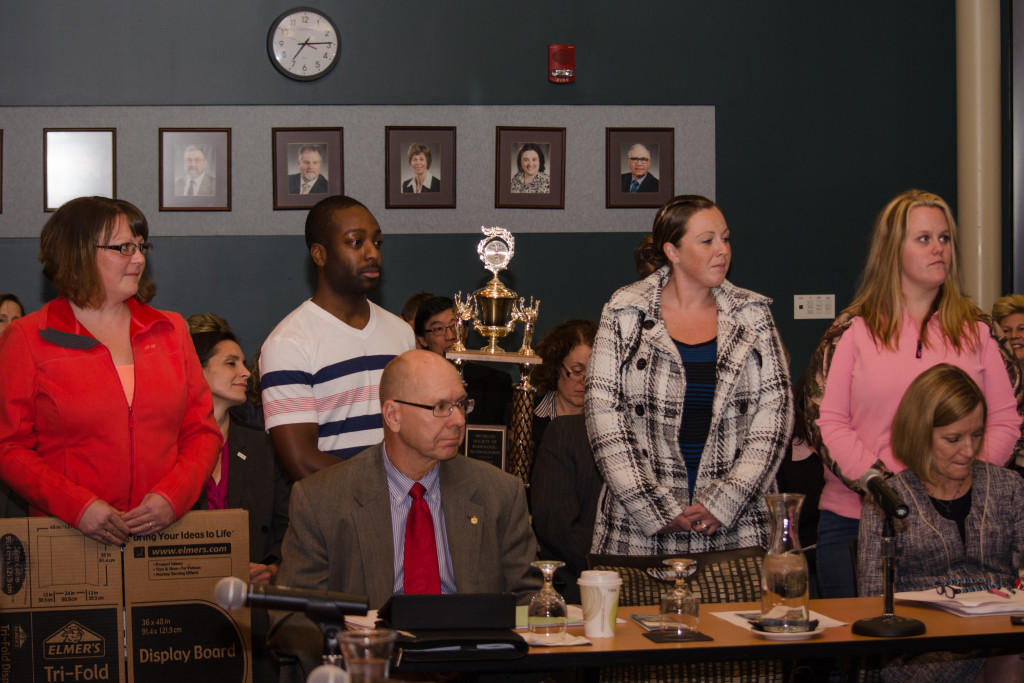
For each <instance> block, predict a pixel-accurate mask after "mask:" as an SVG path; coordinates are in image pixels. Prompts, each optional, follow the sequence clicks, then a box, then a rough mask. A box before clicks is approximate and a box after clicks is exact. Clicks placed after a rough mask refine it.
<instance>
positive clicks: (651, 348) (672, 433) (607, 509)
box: [586, 195, 793, 555]
mask: <svg viewBox="0 0 1024 683" xmlns="http://www.w3.org/2000/svg"><path fill="white" fill-rule="evenodd" d="M637 251H638V253H637V261H638V265H639V266H640V268H638V270H641V271H642V272H649V273H651V274H650V275H648V276H647V277H646V278H644V279H643V280H641V281H639V282H636V283H634V284H632V285H628V286H626V287H623V288H622V289H620V290H619V291H617V292H616V293H615V294H614V295H612V298H611V300H610V301H609V302H608V304H607V305H605V307H604V312H603V313H602V315H601V326H600V329H599V330H598V333H597V337H596V339H595V340H594V352H593V353H592V354H591V357H590V366H589V368H588V371H587V389H586V417H587V431H588V432H589V435H590V443H591V446H592V447H593V450H594V458H595V460H596V461H597V466H598V469H599V470H600V471H601V474H602V475H603V477H604V481H605V486H604V490H603V491H602V494H601V503H600V507H599V510H598V516H597V522H596V524H595V527H594V542H593V552H595V553H607V554H618V555H656V554H663V553H673V554H674V553H687V552H705V551H709V550H724V549H730V548H741V547H748V546H755V545H760V546H762V547H765V546H766V545H767V543H768V527H769V520H768V509H767V506H766V504H765V501H764V494H765V493H768V492H772V491H774V490H775V479H774V477H775V472H776V470H777V469H778V466H779V461H780V460H781V458H782V455H783V453H784V451H785V448H786V444H787V442H788V441H789V437H790V430H791V429H792V424H793V406H792V396H791V394H790V385H789V370H788V368H787V366H786V360H785V355H784V352H783V349H782V342H781V341H780V339H779V335H778V332H777V331H776V329H775V323H774V321H773V320H772V316H771V312H770V310H769V303H770V300H769V299H767V298H766V297H764V296H761V295H760V294H755V293H754V292H751V291H748V290H745V289H740V288H739V287H736V286H735V285H733V284H732V283H730V282H729V281H727V280H726V279H725V276H726V272H727V271H728V270H729V263H730V260H731V255H732V250H731V246H730V232H729V228H728V226H727V225H726V223H725V217H724V216H723V215H722V212H721V211H719V209H718V207H717V206H715V204H714V202H712V201H711V200H709V199H706V198H705V197H700V196H696V195H684V196H679V197H675V198H673V199H672V200H670V201H669V202H668V203H667V204H665V206H663V207H662V208H661V210H660V211H658V214H657V216H656V217H655V220H654V228H653V234H652V235H650V236H647V237H645V238H644V241H643V243H642V244H641V246H640V247H639V248H638V250H637Z"/></svg>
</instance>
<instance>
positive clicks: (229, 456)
mask: <svg viewBox="0 0 1024 683" xmlns="http://www.w3.org/2000/svg"><path fill="white" fill-rule="evenodd" d="M190 322H191V319H190ZM192 342H193V344H194V345H195V347H196V353H197V354H198V356H199V362H200V363H201V364H202V366H203V375H204V376H205V377H206V381H207V382H208V383H209V385H210V391H211V393H212V394H213V416H214V418H215V419H216V421H217V424H218V425H219V426H220V430H221V433H222V434H223V435H224V446H223V449H222V450H221V455H220V458H219V459H218V461H217V466H216V467H215V468H214V470H213V475H212V476H211V477H210V479H209V480H208V481H207V483H206V488H205V490H204V492H203V495H202V496H200V498H199V502H198V503H197V504H196V508H197V509H203V510H219V509H226V508H242V509H244V510H247V511H248V512H249V582H250V583H261V584H271V583H274V580H275V578H276V577H277V569H278V566H279V565H280V563H281V541H282V540H283V539H284V532H285V530H287V528H288V497H289V494H290V493H291V481H289V479H288V477H287V475H285V473H284V470H283V469H282V468H281V465H280V463H279V461H278V459H277V455H276V453H275V452H274V447H273V446H272V445H271V443H270V437H268V436H267V434H265V433H264V432H260V431H257V430H255V429H250V428H248V427H244V426H242V425H241V424H239V423H237V422H235V421H234V420H232V419H231V417H230V415H229V413H228V409H229V408H231V407H232V406H236V405H240V404H242V403H244V402H245V388H246V381H247V380H248V379H249V374H250V373H249V370H247V369H246V367H245V356H244V354H243V353H242V349H241V347H240V346H239V345H238V341H237V340H236V339H235V335H234V334H232V333H231V331H230V330H224V329H221V330H216V331H208V332H193V333H192ZM268 625H269V624H268V622H267V612H266V611H265V610H253V613H252V633H253V662H254V666H253V673H254V680H255V681H257V682H261V681H270V680H276V673H274V671H273V669H272V667H271V664H270V662H271V661H272V660H271V657H270V655H269V653H268V652H267V650H266V645H265V643H266V634H267V628H268Z"/></svg>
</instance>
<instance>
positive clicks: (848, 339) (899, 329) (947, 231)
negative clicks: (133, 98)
mask: <svg viewBox="0 0 1024 683" xmlns="http://www.w3.org/2000/svg"><path fill="white" fill-rule="evenodd" d="M1001 336H1002V335H1001V333H1000V332H999V330H998V329H997V328H995V327H993V326H991V321H990V319H989V318H988V316H986V315H985V314H984V313H982V312H981V311H980V310H979V309H978V307H977V306H976V305H975V304H974V303H973V302H972V301H971V300H970V299H969V298H968V297H967V296H966V295H965V294H964V293H963V289H962V284H961V277H960V266H959V252H958V248H957V231H956V223H955V221H954V220H953V215H952V214H951V213H950V210H949V206H948V205H947V204H946V202H944V201H943V200H942V198H941V197H939V196H937V195H934V194H931V193H930V192H923V191H921V190H908V191H906V192H903V193H901V194H899V195H897V196H896V197H894V198H893V199H892V200H890V201H889V202H888V203H887V204H886V206H885V208H884V209H882V212H881V213H880V214H879V215H878V218H877V219H876V221H875V227H874V231H873V233H872V237H871V251H870V253H869V254H868V259H867V263H866V264H865V266H864V275H863V278H862V281H861V285H860V288H859V290H858V292H857V295H856V296H855V297H854V300H853V303H851V304H850V305H849V306H848V307H847V308H846V310H845V311H843V313H842V314H841V315H840V316H839V317H838V318H837V319H836V321H835V322H834V323H833V324H832V326H831V327H830V328H829V329H828V330H827V331H826V332H825V336H824V337H823V339H822V341H821V343H820V344H819V346H818V350H817V351H816V352H815V355H814V357H813V358H812V359H811V364H810V367H809V368H808V372H809V376H808V382H807V393H806V394H805V396H804V409H805V410H806V411H807V415H806V419H807V423H808V427H809V431H810V437H811V446H812V447H813V449H814V450H815V451H816V452H817V453H818V454H819V455H820V456H821V457H822V461H823V462H824V463H825V467H826V471H825V487H824V489H823V490H822V492H821V502H820V508H821V511H820V516H819V521H818V549H817V553H818V587H819V589H820V591H821V597H823V598H845V597H853V596H854V594H855V586H854V579H853V558H852V556H851V554H850V542H851V541H853V540H854V539H856V538H857V528H858V525H859V519H860V513H861V505H862V499H863V496H862V493H861V491H860V488H859V486H858V483H857V481H858V479H859V478H860V477H861V475H862V474H863V473H864V472H865V471H866V470H868V469H870V468H872V467H874V468H879V469H881V470H882V471H891V472H898V471H900V470H902V469H903V465H902V464H901V463H900V462H899V461H897V460H896V459H895V458H894V457H893V453H892V449H891V448H890V446H889V426H890V425H891V424H892V419H893V416H894V415H895V414H896V408H897V406H898V405H899V402H900V399H901V398H902V397H903V392H904V391H905V390H906V388H907V387H908V386H910V383H911V382H912V381H913V380H914V378H915V377H917V376H918V375H920V374H921V373H922V372H924V371H925V370H927V369H928V368H930V367H932V366H934V365H938V364H939V363H950V364H952V365H955V366H957V367H959V368H962V369H963V370H964V371H966V372H967V374H968V375H970V376H971V378H972V379H973V380H974V381H975V382H976V383H977V384H978V386H980V387H981V390H982V391H983V392H984V394H985V399H986V403H987V404H988V420H987V422H986V434H987V436H986V440H985V450H984V451H983V453H982V454H981V458H982V459H983V460H987V461H989V462H992V463H995V464H998V465H1002V464H1004V463H1006V461H1007V460H1008V459H1009V458H1010V455H1011V453H1012V452H1013V449H1014V444H1015V443H1016V442H1017V440H1018V439H1019V438H1020V435H1021V434H1020V417H1019V415H1018V413H1017V410H1018V407H1017V406H1018V399H1015V392H1016V393H1017V395H1018V396H1019V395H1020V394H1019V391H1020V381H1019V378H1020V374H1019V368H1018V365H1017V362H1016V359H1014V358H1013V357H1011V356H1010V355H1009V353H1008V352H1007V351H1006V349H1005V348H1003V347H1002V346H1000V344H999V343H998V341H997V339H998V338H1000V337H1001ZM1004 354H1005V355H1004Z"/></svg>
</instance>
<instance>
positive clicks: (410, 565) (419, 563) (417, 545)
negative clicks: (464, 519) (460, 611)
mask: <svg viewBox="0 0 1024 683" xmlns="http://www.w3.org/2000/svg"><path fill="white" fill-rule="evenodd" d="M426 492H427V490H426V489H425V488H423V484H421V483H419V482H416V483H415V484H413V485H412V488H411V489H409V495H410V496H412V506H411V507H410V508H409V517H408V519H407V520H406V522H405V562H404V571H405V587H404V589H405V594H406V595H410V594H413V593H440V592H441V572H440V570H439V569H438V567H437V543H436V542H435V541H434V518H433V517H432V516H431V514H430V508H429V507H428V506H427V501H425V500H423V494H425V493H426Z"/></svg>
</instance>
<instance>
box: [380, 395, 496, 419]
mask: <svg viewBox="0 0 1024 683" xmlns="http://www.w3.org/2000/svg"><path fill="white" fill-rule="evenodd" d="M392 400H393V401H394V402H395V403H401V404H402V405H406V406H413V407H415V408H423V409H424V410H429V411H430V412H432V413H433V414H434V417H448V416H449V415H451V414H452V413H453V412H455V409H456V408H458V409H459V412H461V413H462V414H463V415H469V414H470V413H472V412H473V406H474V405H475V404H476V401H474V400H473V399H471V398H465V399H462V400H461V401H456V402H454V403H452V402H451V401H441V402H440V403H435V404H434V405H432V406H430V405H427V404H426V403H413V402H412V401H402V400H399V399H397V398H396V399H392Z"/></svg>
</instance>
